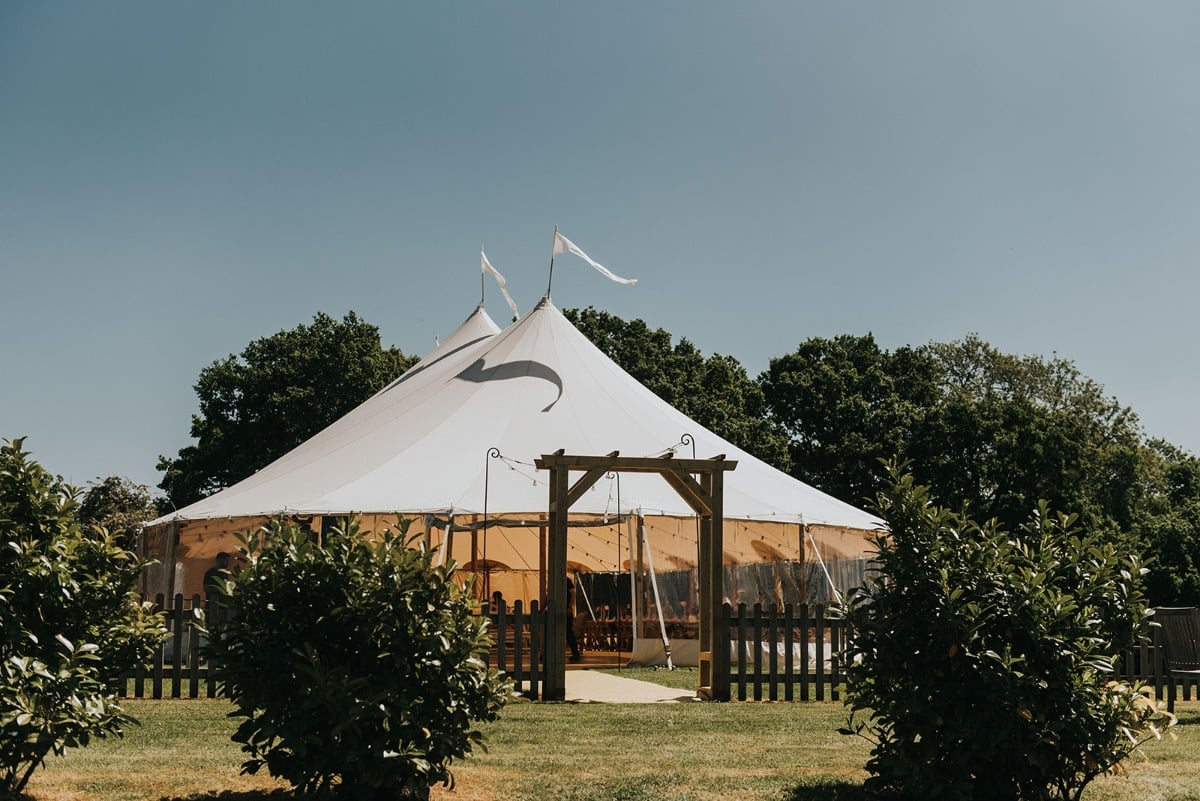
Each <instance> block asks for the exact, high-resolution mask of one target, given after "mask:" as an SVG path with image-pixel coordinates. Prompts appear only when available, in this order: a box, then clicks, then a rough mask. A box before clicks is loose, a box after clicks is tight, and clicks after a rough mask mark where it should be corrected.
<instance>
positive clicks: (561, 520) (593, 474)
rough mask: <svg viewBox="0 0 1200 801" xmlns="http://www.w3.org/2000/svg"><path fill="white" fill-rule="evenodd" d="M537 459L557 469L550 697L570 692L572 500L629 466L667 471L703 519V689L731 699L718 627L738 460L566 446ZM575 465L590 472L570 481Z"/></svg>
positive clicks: (550, 577)
mask: <svg viewBox="0 0 1200 801" xmlns="http://www.w3.org/2000/svg"><path fill="white" fill-rule="evenodd" d="M535 464H536V466H537V468H538V469H539V470H549V471H550V501H549V527H548V539H547V550H546V568H547V571H546V572H547V589H548V593H547V596H548V597H549V598H550V608H549V612H550V614H552V615H553V616H554V619H555V625H554V626H553V629H552V630H553V632H554V640H555V641H554V642H550V643H548V644H547V645H548V650H547V652H546V686H545V688H544V697H545V698H546V699H547V700H552V701H553V700H563V699H564V698H565V697H566V661H565V659H566V658H565V650H566V628H565V627H566V606H567V597H566V585H567V522H568V516H569V514H570V510H571V506H572V505H573V504H574V503H575V502H576V501H578V500H579V499H580V498H581V497H582V496H583V493H585V492H587V490H588V489H589V488H590V487H591V486H592V485H593V484H595V483H596V481H598V480H599V479H600V478H601V477H602V476H604V475H606V474H607V473H610V472H616V473H622V472H627V473H657V474H658V475H660V476H662V478H663V480H665V481H666V482H667V484H668V485H669V486H670V487H671V488H672V489H673V490H675V492H676V493H677V494H678V495H679V497H680V498H682V499H683V501H684V502H685V503H687V505H688V506H689V507H691V509H692V510H693V511H694V512H695V514H696V515H697V516H698V517H699V518H700V547H699V554H698V557H699V560H698V566H697V570H698V574H699V584H700V608H699V610H698V611H699V615H698V617H699V635H700V636H699V646H700V654H699V659H698V662H699V667H700V677H699V685H700V686H699V688H698V689H699V692H700V694H701V695H702V696H705V697H708V698H712V699H713V700H718V701H728V700H729V649H728V648H727V647H724V642H725V640H726V639H727V637H726V635H725V632H723V631H717V627H718V621H719V620H720V618H721V603H722V600H723V593H722V572H723V571H722V552H723V542H724V528H723V526H724V503H725V498H724V495H725V473H726V472H727V471H730V470H733V469H735V468H736V467H737V462H734V461H728V460H726V459H725V457H724V456H723V455H722V456H715V457H713V458H712V459H674V458H669V457H668V458H661V459H654V458H645V457H621V456H620V455H619V454H618V453H617V452H616V451H613V452H612V453H610V454H608V455H607V456H579V455H567V454H565V453H564V452H563V451H561V450H560V451H557V452H556V453H553V454H543V455H542V456H541V457H540V458H539V459H538V460H537V461H536V463H535ZM572 470H574V471H576V472H582V473H583V475H582V476H581V477H580V478H578V479H577V480H576V481H575V483H574V484H570V483H569V481H570V473H571V471H572ZM697 476H698V477H699V480H697ZM714 645H716V646H717V647H714Z"/></svg>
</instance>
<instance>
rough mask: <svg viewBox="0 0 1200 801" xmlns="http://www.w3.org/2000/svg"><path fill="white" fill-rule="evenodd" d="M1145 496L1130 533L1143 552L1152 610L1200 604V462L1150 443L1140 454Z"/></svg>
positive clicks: (1161, 444) (1159, 442)
mask: <svg viewBox="0 0 1200 801" xmlns="http://www.w3.org/2000/svg"><path fill="white" fill-rule="evenodd" d="M1140 467H1141V470H1142V473H1141V484H1142V486H1143V487H1145V497H1144V500H1143V503H1142V504H1141V508H1140V512H1139V514H1138V515H1137V517H1136V519H1135V522H1134V526H1133V531H1134V533H1135V535H1136V536H1137V539H1138V541H1139V542H1140V543H1142V544H1143V546H1144V548H1145V550H1146V553H1148V554H1149V555H1150V556H1151V559H1150V562H1149V564H1148V565H1147V567H1148V568H1149V573H1148V575H1147V576H1146V592H1147V594H1148V595H1149V597H1150V599H1151V600H1152V601H1153V602H1154V604H1155V605H1161V606H1196V605H1197V604H1200V459H1197V458H1196V457H1195V456H1192V455H1191V454H1189V453H1185V452H1184V451H1182V450H1180V449H1179V448H1176V447H1175V446H1173V445H1171V444H1169V443H1167V442H1164V441H1163V440H1151V441H1150V442H1149V443H1147V445H1146V447H1145V448H1144V449H1143V451H1142V459H1141V461H1140Z"/></svg>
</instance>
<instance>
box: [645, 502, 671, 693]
mask: <svg viewBox="0 0 1200 801" xmlns="http://www.w3.org/2000/svg"><path fill="white" fill-rule="evenodd" d="M638 532H639V533H640V534H641V536H642V548H643V549H644V550H645V552H646V564H647V566H648V567H649V568H650V587H651V589H653V590H654V605H655V607H657V609H658V633H659V636H661V637H662V644H663V652H664V653H666V655H667V670H674V669H675V663H674V662H672V661H671V640H670V638H669V637H667V621H666V620H665V619H664V618H663V606H662V596H661V595H659V593H658V575H657V574H656V573H655V572H654V554H653V552H652V551H651V550H650V540H648V539H647V538H646V518H644V517H642V516H641V515H638Z"/></svg>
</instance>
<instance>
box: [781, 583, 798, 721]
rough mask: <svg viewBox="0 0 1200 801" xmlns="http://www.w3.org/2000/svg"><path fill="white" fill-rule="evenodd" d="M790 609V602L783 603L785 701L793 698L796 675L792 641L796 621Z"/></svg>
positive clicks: (794, 634)
mask: <svg viewBox="0 0 1200 801" xmlns="http://www.w3.org/2000/svg"><path fill="white" fill-rule="evenodd" d="M792 611H793V610H792V605H791V604H784V605H783V672H784V683H783V700H785V701H792V700H794V699H795V692H794V691H793V688H794V686H795V684H794V682H793V679H794V678H795V675H796V674H795V670H796V649H795V648H794V647H793V645H792V643H793V642H794V641H795V637H796V621H795V619H794V618H793V617H792Z"/></svg>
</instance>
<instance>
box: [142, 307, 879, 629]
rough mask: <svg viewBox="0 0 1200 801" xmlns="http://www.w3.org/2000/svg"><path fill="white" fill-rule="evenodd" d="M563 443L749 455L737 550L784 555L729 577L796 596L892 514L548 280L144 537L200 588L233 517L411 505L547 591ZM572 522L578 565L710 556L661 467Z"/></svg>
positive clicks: (536, 593) (372, 518)
mask: <svg viewBox="0 0 1200 801" xmlns="http://www.w3.org/2000/svg"><path fill="white" fill-rule="evenodd" d="M560 449H564V450H565V451H566V452H567V453H574V454H607V453H611V452H613V451H618V452H620V454H621V455H622V456H656V455H662V454H666V453H668V452H677V454H678V456H680V457H684V456H687V457H691V456H693V455H694V456H695V457H697V458H708V457H711V456H715V455H717V454H724V455H725V456H726V457H727V458H728V459H730V460H736V461H737V463H738V466H737V468H736V470H734V471H733V472H731V473H729V474H728V475H727V477H726V479H725V500H724V508H725V532H726V533H725V550H726V553H725V562H726V564H727V566H730V565H732V566H736V565H750V564H759V565H761V564H774V565H775V568H774V569H773V572H772V573H771V575H772V576H773V578H771V579H768V580H767V581H765V582H759V584H758V585H756V589H755V590H754V593H753V594H751V595H750V596H749V597H747V596H746V594H745V593H744V592H743V591H742V590H741V589H740V588H738V587H731V586H728V584H729V579H727V587H726V593H727V595H729V596H730V598H731V599H733V600H738V599H743V600H748V601H749V602H753V601H755V600H764V599H766V600H781V599H782V595H783V594H784V593H783V590H784V585H785V584H787V582H788V581H790V580H791V579H789V578H787V576H783V577H781V573H780V570H779V565H780V564H792V565H801V566H803V565H806V564H807V565H809V566H810V567H811V566H813V565H817V566H818V567H819V568H820V571H819V573H817V574H816V575H819V576H821V577H822V581H821V583H822V584H823V585H825V584H829V585H837V584H840V583H846V582H848V581H849V582H852V581H853V577H852V578H850V579H845V580H843V579H839V577H838V576H837V575H836V573H837V571H836V569H835V570H834V571H833V572H832V573H831V572H830V565H831V564H836V563H838V562H839V560H844V561H846V562H857V563H858V564H859V565H860V568H861V563H862V561H863V557H864V554H866V553H868V552H869V549H870V547H871V543H872V536H871V535H872V533H873V532H874V531H876V530H878V529H879V528H880V527H881V523H880V521H879V520H878V519H876V518H875V517H873V516H871V515H869V514H867V513H866V512H863V511H861V510H859V509H857V508H855V507H853V506H851V505H849V504H847V503H844V502H842V501H839V500H837V499H835V498H833V497H831V496H829V495H826V494H824V493H822V492H820V491H818V490H816V489H814V488H812V487H810V486H808V485H806V484H804V483H802V482H800V481H797V480H795V479H793V478H791V477H790V476H788V475H786V474H784V473H782V472H780V471H779V470H776V469H775V468H773V467H771V466H769V465H767V464H766V463H764V462H762V461H760V460H758V459H756V458H754V457H753V456H751V455H750V454H748V453H746V452H744V451H741V450H740V449H738V448H736V447H735V446H733V445H732V444H730V443H729V442H727V441H725V440H723V439H721V438H720V437H718V436H717V435H716V434H713V433H712V432H709V431H707V430H705V429H703V428H702V427H700V426H699V425H698V424H697V423H695V422H693V421H692V420H691V419H689V418H688V417H686V416H685V415H683V414H681V413H680V412H679V411H677V410H676V409H674V408H673V407H671V406H670V405H669V404H667V403H666V402H664V401H663V400H661V399H660V398H658V397H657V396H656V395H654V394H653V393H652V392H651V391H649V390H648V389H646V388H645V387H644V386H642V385H641V384H640V383H638V382H637V381H636V380H635V379H633V378H632V377H631V376H629V375H628V374H627V373H625V372H624V371H623V370H621V369H620V368H619V367H618V366H617V365H616V364H615V363H614V362H613V361H612V360H610V359H609V358H608V357H607V356H605V355H604V354H603V353H602V352H601V351H600V350H598V349H597V348H596V347H595V346H594V345H593V344H592V343H591V342H590V341H589V340H588V339H587V338H586V337H585V336H584V335H583V334H581V333H580V332H579V331H578V330H577V329H575V327H574V326H572V325H571V323H570V322H569V321H568V320H567V319H566V318H565V317H564V316H563V315H562V313H561V312H560V311H559V310H558V309H557V308H555V306H554V305H553V304H552V303H551V302H550V301H549V299H548V298H547V299H543V300H542V301H541V302H540V303H539V304H538V305H537V306H536V307H535V308H534V309H532V310H531V311H529V312H527V313H526V314H525V315H523V316H522V317H520V318H519V319H518V320H517V321H516V322H514V323H513V324H512V325H510V326H509V327H508V328H507V329H505V330H504V331H499V330H498V329H497V327H496V325H495V324H494V323H493V322H492V321H491V319H490V318H489V317H488V316H487V313H486V312H485V311H484V310H483V307H482V306H480V307H479V308H478V309H476V311H475V312H474V313H473V314H472V315H471V316H470V317H468V318H467V320H466V321H465V322H464V323H463V324H462V325H461V326H460V327H459V328H458V329H457V330H456V331H455V332H454V333H453V334H452V335H451V336H450V337H448V338H447V339H446V340H445V341H444V342H442V343H441V344H439V345H438V347H437V348H435V349H434V351H433V352H431V353H430V354H429V355H428V356H426V357H425V358H424V359H422V360H421V361H420V362H419V363H418V364H417V365H416V366H414V367H413V368H412V369H410V370H409V371H407V372H406V373H405V374H404V375H402V376H400V377H399V378H397V379H396V380H395V381H393V382H392V383H391V384H389V385H388V386H387V387H385V388H384V389H382V390H381V391H379V392H378V393H377V394H375V395H374V396H373V397H371V398H370V399H368V400H367V401H365V402H364V403H363V404H362V405H360V406H359V407H358V408H356V409H354V410H353V411H351V412H350V413H349V414H347V415H345V416H344V417H342V418H341V419H340V420H338V421H336V422H335V423H333V424H332V425H330V426H329V427H328V428H326V429H325V430H323V431H321V432H320V433H318V434H316V435H315V436H313V437H312V438H311V439H309V440H308V441H307V442H305V443H303V444H302V445H300V446H299V447H297V448H295V449H294V450H292V451H291V452H289V453H287V454H286V455H284V456H282V457H280V458H279V459H277V460H276V461H274V462H272V463H271V464H269V465H267V466H266V467H264V468H262V469H261V470H260V471H258V472H257V473H255V474H254V475H252V476H250V477H249V478H246V479H245V480H243V481H241V482H239V483H238V484H235V485H233V486H231V487H229V488H227V489H224V490H222V491H220V492H217V493H215V494H214V495H212V496H210V497H208V498H205V499H203V500H201V501H198V502H196V503H193V504H191V505H190V506H187V507H185V508H183V509H179V510H178V511H176V512H173V513H171V514H169V515H167V516H164V517H162V518H159V519H158V520H155V521H153V522H152V523H151V524H149V526H148V527H147V530H146V532H145V536H144V538H143V542H144V547H145V549H146V551H147V554H148V555H152V556H157V557H158V559H159V560H160V562H161V563H162V564H161V566H160V568H159V570H158V572H157V573H151V574H149V577H148V579H147V589H148V590H150V591H181V592H185V593H188V594H190V593H193V592H199V591H200V581H201V576H202V574H203V571H204V570H205V569H206V568H207V567H208V566H210V565H211V561H212V558H213V556H214V555H215V554H216V552H217V551H220V550H226V551H232V550H234V547H235V546H234V533H235V532H237V531H244V530H246V529H248V528H252V527H254V526H256V525H258V524H260V523H261V522H263V521H265V520H266V519H268V518H270V517H272V516H279V515H287V516H293V517H298V518H300V519H302V520H304V521H306V522H308V523H309V524H310V525H312V526H313V528H314V529H317V528H319V527H320V526H322V525H325V524H327V521H331V520H333V519H334V518H336V517H338V516H344V515H347V514H356V515H358V516H360V517H361V518H362V520H363V524H364V526H365V527H368V528H372V527H378V526H382V525H387V524H391V523H394V522H395V520H396V518H397V516H398V515H403V516H405V517H407V518H409V519H412V520H413V527H412V529H411V530H410V532H417V533H418V534H420V533H422V532H423V533H424V536H425V537H426V538H427V541H428V542H430V544H431V545H437V546H439V547H440V548H441V551H442V553H443V554H447V553H448V554H449V557H450V558H454V559H455V560H456V561H458V563H459V564H460V565H461V566H463V567H464V569H465V570H469V571H473V572H475V573H478V574H480V575H481V578H482V580H481V581H480V582H479V585H480V586H479V591H480V594H481V595H484V596H486V595H488V594H490V593H492V592H497V591H502V592H503V594H504V597H505V598H506V599H510V600H512V599H524V600H532V599H534V598H538V597H545V595H546V593H545V586H544V583H543V584H540V585H539V583H538V582H539V581H542V582H544V578H543V577H544V575H545V570H544V567H545V535H544V531H545V529H544V519H545V516H546V510H547V505H548V490H547V482H546V479H547V476H546V475H545V474H544V473H540V472H539V471H538V470H537V469H536V468H535V467H534V464H533V463H534V460H535V459H536V458H537V457H538V456H540V455H542V454H546V453H552V452H554V451H558V450H560ZM539 524H540V525H539ZM572 524H573V526H574V527H573V528H572V529H571V533H570V536H569V542H568V565H569V567H570V568H571V569H572V570H573V571H576V572H580V573H588V572H591V573H601V572H609V573H620V572H622V571H633V572H634V573H635V574H640V573H643V572H644V571H647V570H651V571H652V570H653V569H655V568H657V570H658V572H659V574H667V573H673V574H675V575H676V577H677V578H678V577H679V576H686V575H687V574H688V571H689V570H693V569H694V567H695V563H696V525H695V519H694V517H693V516H692V511H691V509H690V508H688V507H687V505H686V504H685V503H684V502H683V501H682V500H681V499H680V498H679V496H678V495H677V494H676V493H675V492H674V490H672V489H671V488H670V487H669V486H668V485H667V484H666V482H664V481H663V480H662V479H661V478H660V477H658V476H656V475H647V474H626V475H623V476H619V477H618V476H612V477H610V478H608V479H602V480H601V481H600V482H598V483H597V485H596V486H595V487H593V488H592V489H591V490H590V491H588V492H587V493H586V495H585V497H584V498H582V499H581V500H580V501H578V502H577V503H576V504H575V505H574V506H573V507H572ZM539 532H540V535H539ZM785 572H786V571H785ZM787 575H788V576H790V575H792V574H787ZM681 580H682V579H681ZM801 581H802V582H803V579H801ZM635 582H636V576H635ZM685 583H686V582H685ZM735 583H736V581H735ZM635 586H637V585H636V583H635ZM764 586H765V587H766V588H767V589H766V590H765V591H764V590H763V587H764ZM633 595H635V596H636V595H637V593H636V591H635V592H634V593H633ZM646 597H650V596H649V595H647V596H646ZM789 600H795V599H794V598H789ZM801 600H804V598H801ZM638 603H639V601H638V600H637V598H636V597H635V598H634V600H633V605H634V609H633V610H632V611H633V613H634V616H635V617H637V616H638V615H639V614H641V615H642V616H645V615H647V614H648V612H649V610H648V608H647V605H648V602H646V601H642V602H641V603H642V608H641V610H640V612H639V610H638ZM658 603H660V604H661V603H662V602H661V600H660V601H659V602H658ZM589 605H590V601H589ZM662 605H663V606H668V607H672V608H666V609H662V608H660V609H657V610H656V615H657V617H658V618H659V619H660V620H661V619H662V618H663V617H664V615H665V616H668V617H678V618H684V617H686V616H687V614H688V612H689V609H688V605H687V600H686V598H684V599H680V600H672V601H670V602H668V603H667V604H662ZM676 605H678V608H673V607H675V606H676ZM593 612H595V610H593ZM614 612H615V610H611V609H610V610H609V613H614ZM656 628H657V627H656ZM635 636H636V635H635Z"/></svg>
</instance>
